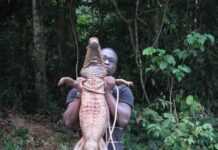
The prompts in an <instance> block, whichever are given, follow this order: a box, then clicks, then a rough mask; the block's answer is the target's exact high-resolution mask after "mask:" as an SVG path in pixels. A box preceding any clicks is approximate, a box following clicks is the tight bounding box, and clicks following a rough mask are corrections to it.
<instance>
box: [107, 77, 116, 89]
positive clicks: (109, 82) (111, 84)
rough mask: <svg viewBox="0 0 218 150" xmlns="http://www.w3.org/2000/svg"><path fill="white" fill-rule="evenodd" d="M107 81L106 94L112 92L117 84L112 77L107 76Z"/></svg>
mask: <svg viewBox="0 0 218 150" xmlns="http://www.w3.org/2000/svg"><path fill="white" fill-rule="evenodd" d="M104 81H105V87H104V88H105V92H112V90H113V88H114V86H115V84H116V79H115V78H114V77H112V76H106V77H104Z"/></svg>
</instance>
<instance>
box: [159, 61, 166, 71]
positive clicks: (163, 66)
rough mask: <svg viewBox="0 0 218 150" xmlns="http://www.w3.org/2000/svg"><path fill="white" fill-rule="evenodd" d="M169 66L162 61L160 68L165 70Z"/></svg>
mask: <svg viewBox="0 0 218 150" xmlns="http://www.w3.org/2000/svg"><path fill="white" fill-rule="evenodd" d="M167 65H168V64H167V63H166V62H165V61H161V62H160V64H159V68H160V69H161V70H164V69H166V68H167Z"/></svg>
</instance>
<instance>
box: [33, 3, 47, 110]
mask: <svg viewBox="0 0 218 150" xmlns="http://www.w3.org/2000/svg"><path fill="white" fill-rule="evenodd" d="M39 3H40V1H39V0H32V13H33V14H32V15H33V53H32V54H33V55H32V56H33V61H34V64H35V67H34V69H35V90H36V94H37V95H38V104H39V106H40V107H41V106H42V107H44V106H45V104H46V99H47V84H46V83H47V78H46V47H45V35H44V33H45V32H44V28H43V22H42V16H40V13H39V8H40V7H39Z"/></svg>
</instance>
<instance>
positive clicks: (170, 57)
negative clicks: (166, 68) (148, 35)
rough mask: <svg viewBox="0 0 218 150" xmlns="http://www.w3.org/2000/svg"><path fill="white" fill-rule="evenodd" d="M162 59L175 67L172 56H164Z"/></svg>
mask: <svg viewBox="0 0 218 150" xmlns="http://www.w3.org/2000/svg"><path fill="white" fill-rule="evenodd" d="M164 58H165V60H166V61H167V62H168V64H171V65H173V66H175V65H176V61H175V58H174V57H173V56H172V55H166V56H165V57H164Z"/></svg>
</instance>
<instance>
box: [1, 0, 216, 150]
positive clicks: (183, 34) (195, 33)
mask: <svg viewBox="0 0 218 150" xmlns="http://www.w3.org/2000/svg"><path fill="white" fill-rule="evenodd" d="M91 36H97V37H98V38H99V39H100V43H101V46H102V47H112V48H114V49H115V50H116V52H117V53H118V56H119V64H118V72H117V74H116V77H122V78H125V79H128V80H131V81H133V82H134V87H132V91H133V93H134V96H135V107H134V109H133V114H132V118H131V122H130V124H129V126H128V127H127V129H126V134H125V137H124V140H123V142H124V143H125V146H126V147H127V149H128V150H145V149H148V150H166V149H167V150H207V149H211V150H218V75H217V74H218V67H217V65H218V40H217V37H218V1H217V0H210V1H206V0H146V1H145V0H47V1H45V0H1V1H0V68H1V69H0V83H1V84H0V91H1V92H0V149H4V150H20V149H30V148H28V146H30V145H29V144H30V143H31V142H34V139H33V138H30V137H31V136H30V132H31V131H30V130H29V129H28V128H24V127H22V128H17V127H16V128H13V126H12V127H10V129H9V128H8V127H9V126H10V124H11V122H6V121H5V120H6V118H7V116H8V112H11V114H12V113H18V114H22V115H23V116H31V117H30V118H35V120H37V121H41V120H42V118H40V116H46V117H45V118H46V120H47V121H48V122H47V123H46V124H48V123H51V124H58V123H59V122H60V120H61V118H62V113H63V112H64V110H65V107H66V106H65V98H66V94H67V91H68V90H69V89H67V88H62V89H59V88H58V87H57V81H58V80H59V79H60V77H62V76H66V75H67V76H71V77H73V78H76V77H77V76H78V72H79V70H80V68H81V66H82V63H83V60H84V54H85V47H86V44H87V41H88V39H89V37H91ZM33 116H34V117H33ZM12 121H13V119H12ZM45 126H46V125H45ZM61 126H63V124H62V125H61ZM46 131H47V130H46ZM36 132H37V131H36ZM68 132H71V131H68ZM46 133H47V135H46V136H48V135H49V134H48V133H50V131H48V132H46ZM53 136H54V138H55V137H56V140H53V142H55V143H58V142H59V147H56V148H54V147H53V148H52V147H47V148H44V149H52V150H53V149H60V150H62V149H63V150H65V149H67V150H68V149H70V144H69V143H70V141H69V139H70V138H72V137H71V136H69V135H65V134H61V135H60V134H58V135H56V134H55V135H53ZM32 137H33V136H32ZM42 137H43V135H42ZM57 137H59V138H57ZM47 139H48V138H47ZM47 139H46V138H45V139H44V140H45V141H46V140H47ZM51 141H52V140H51ZM36 142H37V141H36V140H35V143H34V144H32V146H33V147H35V149H37V147H40V144H43V141H38V143H36ZM44 144H45V142H44ZM32 149H34V148H32Z"/></svg>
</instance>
